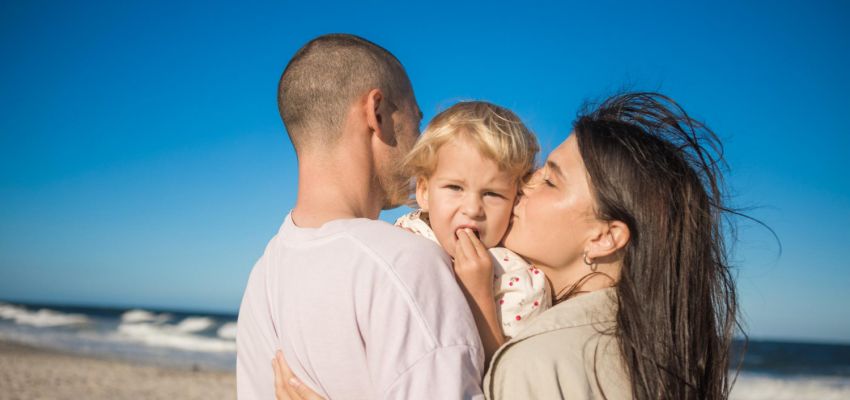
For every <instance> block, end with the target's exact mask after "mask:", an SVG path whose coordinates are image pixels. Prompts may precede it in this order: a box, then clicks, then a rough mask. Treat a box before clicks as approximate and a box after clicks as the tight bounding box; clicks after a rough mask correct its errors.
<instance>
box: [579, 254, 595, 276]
mask: <svg viewBox="0 0 850 400" xmlns="http://www.w3.org/2000/svg"><path fill="white" fill-rule="evenodd" d="M582 261H584V264H585V265H587V266H588V267H590V271H592V272H596V267H597V265H596V264H595V263H594V262H593V261H592V260H588V259H587V252H586V251H585V252H584V254H583V255H582Z"/></svg>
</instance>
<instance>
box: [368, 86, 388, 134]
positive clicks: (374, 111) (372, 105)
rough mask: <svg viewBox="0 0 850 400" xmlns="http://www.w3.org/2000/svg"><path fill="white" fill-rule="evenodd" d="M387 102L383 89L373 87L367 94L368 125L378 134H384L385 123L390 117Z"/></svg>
mask: <svg viewBox="0 0 850 400" xmlns="http://www.w3.org/2000/svg"><path fill="white" fill-rule="evenodd" d="M385 103H386V101H385V100H384V93H383V92H382V91H381V89H372V90H370V91H369V93H367V94H366V125H367V126H369V129H370V130H372V131H373V132H375V133H376V134H377V135H378V136H381V135H382V134H383V123H384V120H385V119H386V118H387V117H388V116H387V115H386V112H387V111H386V110H387V107H386V104H385Z"/></svg>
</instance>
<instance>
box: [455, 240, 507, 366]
mask: <svg viewBox="0 0 850 400" xmlns="http://www.w3.org/2000/svg"><path fill="white" fill-rule="evenodd" d="M455 275H457V278H458V280H459V281H460V285H461V289H462V290H463V292H464V296H466V297H467V298H466V301H467V302H468V303H469V308H470V311H472V316H473V317H474V318H475V326H476V327H477V328H478V334H479V335H480V336H481V344H482V345H483V346H484V361H485V363H486V364H485V365H489V364H490V358H491V357H493V354H495V353H496V349H498V348H499V347H500V346H501V345H502V344H504V343H505V336H504V335H502V331H501V327H500V326H499V316H498V315H497V310H496V302H495V300H494V299H493V259H492V258H491V257H490V252H489V251H487V249H485V248H484V245H483V244H481V241H480V240H478V237H477V236H475V234H473V233H472V230H470V229H468V228H467V229H461V230H458V231H457V245H455Z"/></svg>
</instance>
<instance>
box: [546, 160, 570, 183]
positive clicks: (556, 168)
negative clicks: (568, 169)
mask: <svg viewBox="0 0 850 400" xmlns="http://www.w3.org/2000/svg"><path fill="white" fill-rule="evenodd" d="M546 166H547V167H549V169H551V170H552V171H555V174H556V175H558V177H560V178H561V180H564V179H565V178H566V176H565V175H564V171H561V166H560V165H558V163H556V162H554V161H551V160H546Z"/></svg>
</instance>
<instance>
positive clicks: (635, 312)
mask: <svg viewBox="0 0 850 400" xmlns="http://www.w3.org/2000/svg"><path fill="white" fill-rule="evenodd" d="M574 128H575V129H574V130H575V135H576V139H577V142H578V148H579V152H580V153H581V156H582V159H583V161H584V164H585V167H586V168H587V172H588V175H589V178H590V186H591V193H592V195H593V196H594V200H595V205H596V208H597V209H596V210H595V211H596V213H597V216H598V218H600V219H602V220H607V221H613V220H617V221H621V222H623V223H625V224H626V225H627V226H628V227H629V230H630V233H631V238H630V241H629V243H628V244H627V245H626V247H625V248H624V249H623V250H622V251H623V267H622V272H621V276H620V280H619V282H618V283H617V284H616V291H617V294H618V296H617V299H618V300H617V301H618V306H619V309H618V311H617V325H616V328H614V329H615V331H614V332H608V333H610V334H614V335H615V336H616V337H617V338H618V340H619V342H620V346H621V350H622V356H623V361H624V365H625V366H626V369H627V374H628V376H629V377H630V380H631V384H632V391H633V395H634V397H635V398H636V399H725V398H727V397H728V395H729V390H730V382H729V379H730V378H729V376H728V367H729V360H730V349H731V345H732V339H733V335H734V334H735V333H736V332H738V330H739V328H740V325H739V324H738V320H737V308H738V305H737V298H736V290H735V283H734V280H733V278H732V275H731V273H730V267H729V263H728V261H727V250H726V243H725V239H724V230H725V221H726V220H725V218H724V214H726V213H727V212H732V211H730V210H729V209H727V208H726V206H725V205H724V190H725V189H724V182H723V175H722V172H723V170H724V169H725V163H724V162H723V157H722V146H721V143H720V140H719V139H718V138H717V136H716V135H715V134H714V133H713V132H712V131H711V130H710V129H709V128H708V127H706V126H705V125H704V124H702V123H700V122H698V121H695V120H694V119H692V118H691V117H689V116H688V114H687V113H686V112H685V110H684V109H682V108H681V107H680V106H679V105H678V104H676V102H674V101H673V100H672V99H670V98H668V97H666V96H664V95H661V94H657V93H627V94H621V95H617V96H613V97H611V98H609V99H607V100H605V101H604V102H603V103H602V104H601V105H599V106H598V107H595V108H594V109H592V110H591V111H589V112H584V113H581V114H580V115H579V116H578V118H577V120H576V121H575V123H574ZM733 213H734V212H733Z"/></svg>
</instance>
